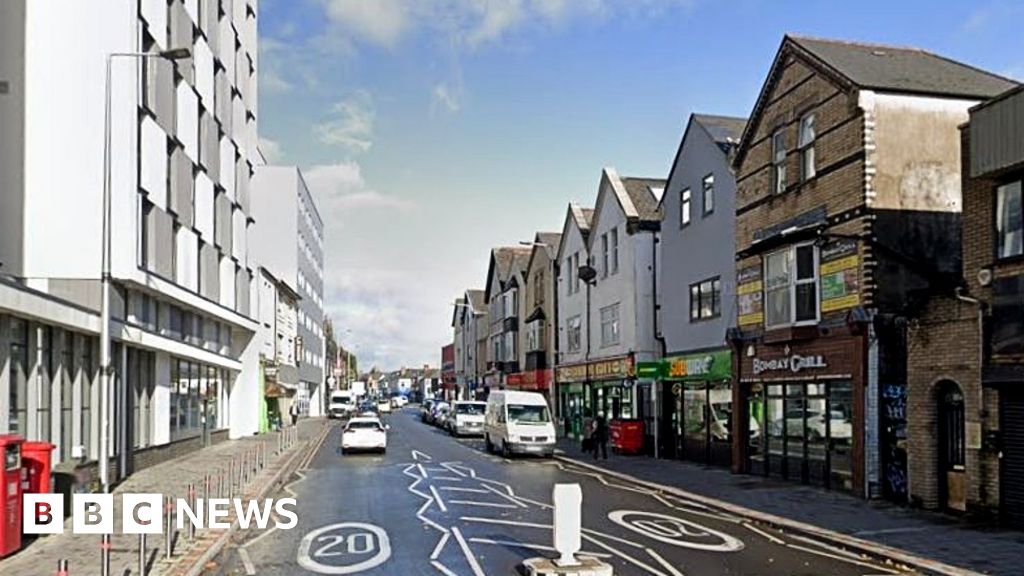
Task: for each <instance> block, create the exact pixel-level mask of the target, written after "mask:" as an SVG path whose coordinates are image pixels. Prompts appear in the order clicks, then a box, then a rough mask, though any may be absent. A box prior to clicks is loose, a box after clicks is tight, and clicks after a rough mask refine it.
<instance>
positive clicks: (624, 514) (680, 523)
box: [608, 510, 743, 552]
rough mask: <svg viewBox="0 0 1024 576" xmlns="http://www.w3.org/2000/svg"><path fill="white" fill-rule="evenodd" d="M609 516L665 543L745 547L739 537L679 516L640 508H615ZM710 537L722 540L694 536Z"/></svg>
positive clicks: (710, 549)
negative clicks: (708, 539)
mask: <svg viewBox="0 0 1024 576" xmlns="http://www.w3.org/2000/svg"><path fill="white" fill-rule="evenodd" d="M634 518H639V519H634ZM608 519H609V520H611V521H612V522H615V523H616V524H618V525H619V526H622V527H623V528H626V529H627V530H632V531H633V532H636V533H637V534H641V535H643V536H647V537H648V538H651V539H653V540H657V541H659V542H664V543H665V544H672V545H675V546H680V547H683V548H692V549H694V550H703V551H706V552H739V551H740V550H743V541H742V540H740V539H739V538H736V537H735V536H732V535H730V534H726V533H725V532H719V531H718V530H713V529H711V528H708V527H707V526H701V525H700V524H697V523H696V522H693V521H691V520H685V519H683V518H678V517H676V516H669V515H667V514H659V513H657V512H643V511H640V510H615V511H613V512H609V513H608ZM707 536H713V537H714V538H715V539H717V540H718V541H719V542H698V541H694V540H692V538H706V537H707ZM687 538H689V539H687Z"/></svg>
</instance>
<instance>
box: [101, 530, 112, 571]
mask: <svg viewBox="0 0 1024 576" xmlns="http://www.w3.org/2000/svg"><path fill="white" fill-rule="evenodd" d="M100 575H101V576H110V534H101V535H100Z"/></svg>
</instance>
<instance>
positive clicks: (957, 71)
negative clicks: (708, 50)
mask: <svg viewBox="0 0 1024 576" xmlns="http://www.w3.org/2000/svg"><path fill="white" fill-rule="evenodd" d="M786 38H787V39H789V40H790V41H791V42H793V43H794V44H796V45H797V46H799V47H800V48H802V49H803V50H805V51H806V52H808V53H810V54H811V55H813V56H814V57H815V58H817V59H818V60H819V61H821V62H823V63H824V64H826V65H828V66H829V67H830V68H832V69H833V70H835V71H836V72H838V73H839V74H841V75H843V76H844V77H846V78H847V79H849V80H850V82H852V83H853V84H854V85H856V86H857V87H859V88H868V89H872V90H879V91H884V92H908V93H915V94H932V95H939V96H953V97H960V98H970V99H986V98H991V97H993V96H995V95H997V94H999V93H1001V92H1003V91H1006V90H1009V89H1010V88H1012V87H1013V86H1014V85H1016V82H1013V81H1012V80H1009V79H1007V78H1003V77H1002V76H998V75H996V74H993V73H991V72H986V71H984V70H981V69H979V68H975V67H973V66H970V65H967V64H964V63H962V62H957V61H955V60H951V59H949V58H946V57H943V56H939V55H937V54H933V53H931V52H928V51H926V50H922V49H920V48H909V47H899V46H886V45H883V44H870V43H865V42H845V41H841V40H825V39H821V38H810V37H807V36H787V37H786ZM784 42H785V41H784Z"/></svg>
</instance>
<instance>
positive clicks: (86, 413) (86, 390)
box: [79, 338, 97, 458]
mask: <svg viewBox="0 0 1024 576" xmlns="http://www.w3.org/2000/svg"><path fill="white" fill-rule="evenodd" d="M79 366H80V367H81V372H80V373H79V374H80V378H81V391H80V393H81V395H82V417H81V430H80V431H79V434H80V437H81V439H82V446H83V447H84V448H85V452H86V454H85V456H86V458H89V457H91V456H92V455H93V450H92V404H93V402H92V396H93V393H94V391H95V388H96V378H97V374H96V372H95V367H96V362H95V361H94V360H93V340H92V338H85V339H83V340H82V361H81V363H80V365H79Z"/></svg>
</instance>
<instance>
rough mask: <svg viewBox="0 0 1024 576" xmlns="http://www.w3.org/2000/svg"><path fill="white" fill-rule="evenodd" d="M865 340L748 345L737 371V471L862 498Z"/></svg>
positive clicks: (823, 339)
mask: <svg viewBox="0 0 1024 576" xmlns="http://www.w3.org/2000/svg"><path fill="white" fill-rule="evenodd" d="M862 348H863V340H862V337H861V336H859V335H856V334H842V335H836V336H828V337H819V338H816V339H812V340H807V341H799V342H787V343H780V344H764V343H758V344H756V345H755V344H751V345H748V346H747V348H746V349H745V352H746V353H745V354H743V355H742V357H741V358H740V360H739V362H737V366H738V368H739V378H738V379H739V381H740V386H738V387H737V388H738V395H737V398H736V401H737V402H741V403H742V406H744V407H745V410H744V411H743V412H744V414H743V416H744V420H746V422H745V423H746V426H743V423H739V425H738V426H734V427H733V433H734V434H740V432H739V431H738V430H742V431H743V432H742V435H743V438H742V439H741V442H739V443H737V444H736V445H735V446H734V455H737V454H739V455H741V456H742V461H741V463H742V466H741V469H742V470H743V471H746V472H750V473H751V474H759V475H765V476H773V477H778V478H784V479H788V480H794V481H797V482H801V483H804V484H812V485H817V486H824V487H826V488H832V489H836V490H843V491H848V492H855V493H858V494H859V493H861V492H862V491H863V490H862V485H863V477H864V476H863V474H864V470H863V464H862V463H863V444H862V441H861V438H862V437H863V430H864V416H863V410H862V408H861V407H862V406H863V399H864V393H863V390H864V386H863V379H864V374H863V370H862V366H863V365H864V362H863V353H862Z"/></svg>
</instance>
